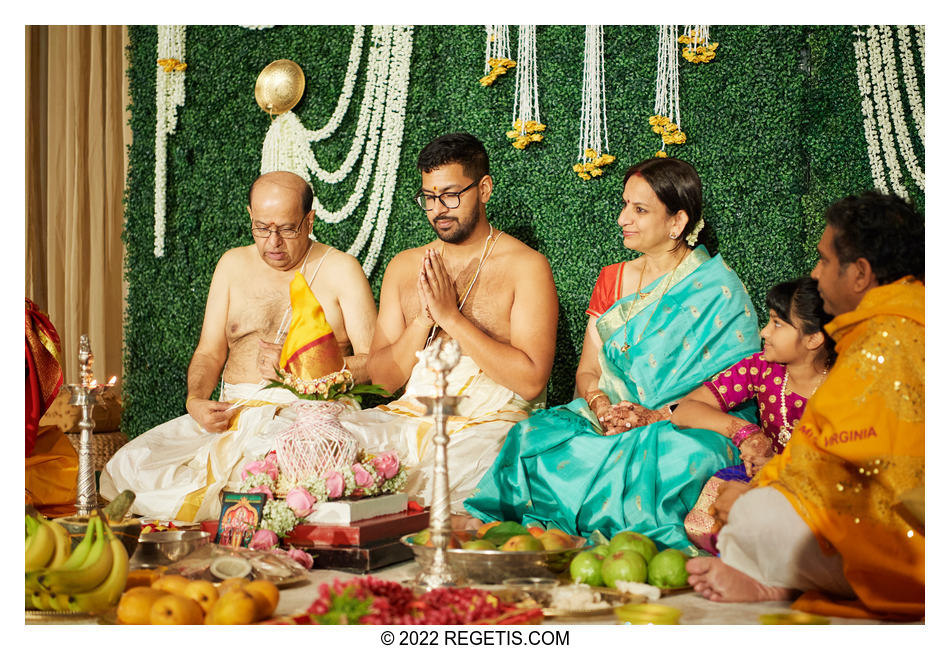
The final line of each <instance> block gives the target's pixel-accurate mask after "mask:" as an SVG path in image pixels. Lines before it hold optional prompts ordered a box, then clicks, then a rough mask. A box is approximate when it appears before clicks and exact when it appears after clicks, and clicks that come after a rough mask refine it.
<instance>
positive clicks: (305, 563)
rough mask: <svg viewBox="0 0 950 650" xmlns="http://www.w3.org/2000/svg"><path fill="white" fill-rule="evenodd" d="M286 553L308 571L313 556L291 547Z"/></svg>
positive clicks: (311, 564)
mask: <svg viewBox="0 0 950 650" xmlns="http://www.w3.org/2000/svg"><path fill="white" fill-rule="evenodd" d="M287 555H289V556H290V557H292V558H293V559H294V560H296V561H297V563H298V564H299V565H300V566H302V567H303V568H305V569H307V570H308V571H309V570H310V569H312V568H313V556H312V555H310V554H309V553H307V552H306V551H301V550H300V549H299V548H291V549H290V550H289V551H287Z"/></svg>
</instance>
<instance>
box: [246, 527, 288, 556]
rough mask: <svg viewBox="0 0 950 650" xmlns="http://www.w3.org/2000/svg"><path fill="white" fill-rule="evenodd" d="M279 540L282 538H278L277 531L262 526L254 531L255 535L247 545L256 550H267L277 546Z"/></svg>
mask: <svg viewBox="0 0 950 650" xmlns="http://www.w3.org/2000/svg"><path fill="white" fill-rule="evenodd" d="M279 541H280V540H278V539H277V533H275V532H274V531H272V530H267V529H266V528H262V529H260V530H259V531H257V532H256V533H254V536H253V537H252V538H251V542H250V544H248V545H247V547H248V548H250V549H253V550H255V551H266V550H269V549H271V548H273V547H275V546H277V544H278V543H279Z"/></svg>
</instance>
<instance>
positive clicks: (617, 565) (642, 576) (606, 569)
mask: <svg viewBox="0 0 950 650" xmlns="http://www.w3.org/2000/svg"><path fill="white" fill-rule="evenodd" d="M600 574H601V576H602V577H603V579H604V584H605V585H607V586H608V587H610V588H614V587H615V586H616V585H617V581H618V580H623V581H625V582H646V579H647V561H646V560H644V559H643V556H642V555H640V554H639V553H638V552H636V551H631V550H630V549H623V550H620V551H615V552H613V553H611V554H610V555H608V556H607V557H606V558H604V561H603V563H602V564H601V565H600Z"/></svg>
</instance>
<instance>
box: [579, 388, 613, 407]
mask: <svg viewBox="0 0 950 650" xmlns="http://www.w3.org/2000/svg"><path fill="white" fill-rule="evenodd" d="M591 393H595V394H594V396H593V398H591V397H585V398H584V401H585V402H587V406H589V407H590V409H591V410H592V411H593V410H594V402H596V401H597V400H598V399H600V398H601V397H603V398H604V399H606V400H607V401H608V402H610V397H608V396H607V393H605V392H604V391H602V390H598V391H591ZM591 393H587V394H588V395H590V394H591Z"/></svg>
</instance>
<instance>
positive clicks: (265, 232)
mask: <svg viewBox="0 0 950 650" xmlns="http://www.w3.org/2000/svg"><path fill="white" fill-rule="evenodd" d="M306 218H307V215H304V216H303V219H301V220H300V222H299V223H297V225H296V226H295V227H293V228H291V227H290V226H284V227H283V228H251V234H252V235H254V236H255V237H257V238H258V239H268V238H269V237H270V236H271V235H273V234H276V235H277V236H278V237H280V238H281V239H294V238H296V237H297V235H299V234H300V226H301V225H303V220H304V219H306Z"/></svg>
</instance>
